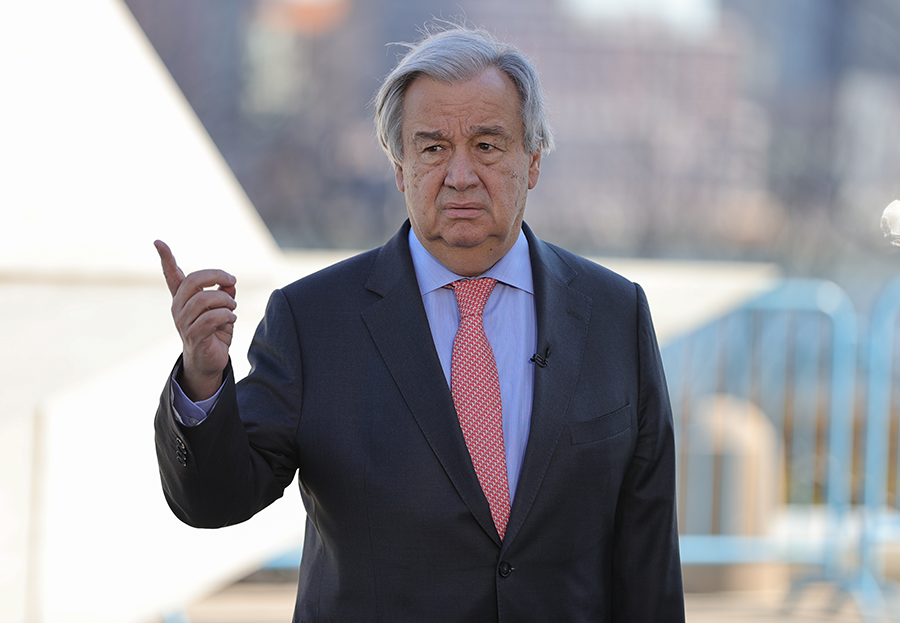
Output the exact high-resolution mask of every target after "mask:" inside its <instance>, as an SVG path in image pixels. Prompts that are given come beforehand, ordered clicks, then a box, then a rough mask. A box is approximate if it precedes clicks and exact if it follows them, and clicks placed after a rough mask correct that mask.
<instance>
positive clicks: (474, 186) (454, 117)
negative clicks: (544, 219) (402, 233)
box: [396, 68, 541, 276]
mask: <svg viewBox="0 0 900 623" xmlns="http://www.w3.org/2000/svg"><path fill="white" fill-rule="evenodd" d="M402 134H403V162H402V163H401V164H400V165H398V166H397V167H396V178H397V188H399V189H400V191H401V192H403V193H404V194H405V195H406V209H407V212H409V219H410V222H411V223H412V228H413V231H414V232H415V234H416V236H417V237H418V238H419V240H420V241H421V243H422V244H423V246H424V247H425V248H426V249H428V251H430V252H431V254H432V255H434V256H435V258H437V259H438V260H439V261H440V262H441V263H442V264H444V265H445V266H447V267H448V268H450V269H451V270H453V271H454V272H456V273H458V274H461V275H467V276H471V275H477V274H481V273H482V272H484V271H485V270H487V269H488V268H490V267H491V266H493V265H494V264H495V263H496V262H497V261H498V260H499V259H500V258H501V257H503V255H504V254H505V253H506V252H507V251H508V250H509V249H510V247H512V245H513V244H514V243H515V241H516V239H517V237H518V234H519V230H520V228H521V225H522V217H523V214H524V212H525V198H526V195H527V194H528V190H530V189H531V188H534V186H535V184H537V180H538V175H539V173H540V163H541V154H540V152H538V153H536V154H529V153H527V152H526V150H525V136H524V128H523V126H522V120H521V117H520V115H519V94H518V91H517V90H516V87H515V85H514V84H513V83H512V81H511V80H510V79H509V78H508V77H507V76H506V75H505V74H503V73H502V72H501V71H499V70H498V69H495V68H490V69H487V70H486V71H484V72H483V73H482V74H481V75H479V76H478V77H476V78H473V79H472V80H468V81H466V82H458V83H456V84H447V83H444V82H438V81H436V80H432V79H431V78H428V77H425V76H421V77H419V78H416V79H415V80H414V81H413V83H412V84H411V85H410V86H409V87H408V89H407V91H406V95H405V97H404V101H403V128H402Z"/></svg>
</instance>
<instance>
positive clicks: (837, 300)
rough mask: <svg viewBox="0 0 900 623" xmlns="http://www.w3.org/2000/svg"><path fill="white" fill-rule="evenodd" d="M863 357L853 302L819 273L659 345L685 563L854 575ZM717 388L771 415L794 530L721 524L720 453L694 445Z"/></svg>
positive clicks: (840, 577) (724, 486) (724, 490)
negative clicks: (852, 529) (855, 459)
mask: <svg viewBox="0 0 900 623" xmlns="http://www.w3.org/2000/svg"><path fill="white" fill-rule="evenodd" d="M856 358H857V324H856V314H855V312H854V310H853V306H852V305H851V303H850V301H849V299H848V298H847V296H846V295H845V294H844V292H843V291H842V290H841V289H840V288H838V287H837V286H836V285H834V284H833V283H830V282H826V281H814V280H786V281H785V282H783V283H782V285H780V286H779V287H778V288H776V289H774V290H772V291H770V292H768V293H766V294H764V295H762V296H761V297H759V298H758V299H756V300H754V301H751V302H750V303H749V304H747V305H745V306H744V307H743V308H742V309H740V310H738V311H736V312H734V313H732V314H730V315H728V316H726V317H725V318H722V319H720V320H718V321H716V322H714V323H712V324H710V325H708V326H706V327H704V328H702V329H700V330H698V331H696V332H695V333H693V334H691V335H688V336H685V337H683V338H681V339H679V340H677V341H675V342H673V343H672V344H670V345H668V346H666V347H665V348H664V349H663V361H664V365H665V369H666V376H667V378H668V382H669V386H670V394H671V398H672V404H673V412H674V416H675V422H676V441H677V443H678V446H679V453H678V456H679V473H680V476H679V512H680V517H679V519H680V521H681V526H682V530H683V532H685V533H684V534H682V537H681V545H682V560H683V562H684V563H685V564H688V565H690V564H739V563H752V562H763V561H772V562H788V563H794V562H797V563H805V564H808V565H813V566H815V567H816V568H817V569H818V572H817V573H816V577H817V578H821V579H826V580H832V581H835V582H843V581H844V580H845V578H847V577H848V575H849V573H850V572H849V571H848V570H847V569H846V568H845V565H844V562H843V558H844V556H843V555H842V554H843V549H844V547H845V546H846V545H847V544H846V538H842V534H841V530H842V526H843V524H844V518H845V516H846V514H847V511H848V508H849V505H850V487H851V480H850V479H851V473H852V470H851V460H852V450H853V442H852V440H853V416H854V395H855V374H856ZM713 395H717V396H722V395H726V396H730V397H732V398H735V399H737V400H738V401H743V402H745V403H746V404H748V405H755V406H756V407H758V408H759V410H760V411H761V412H762V413H764V414H765V417H767V418H768V421H769V422H770V424H771V429H772V430H774V431H775V435H774V437H775V438H776V439H777V443H778V444H779V445H780V455H781V456H782V457H783V460H784V472H783V473H784V480H785V483H784V484H785V489H786V490H785V491H784V492H783V494H782V497H781V501H782V502H783V504H784V506H783V508H784V509H786V510H787V511H788V513H791V514H792V517H793V525H795V526H796V525H799V526H800V527H801V528H802V530H800V531H799V533H797V534H785V533H784V531H783V530H782V531H779V530H777V529H775V530H773V531H766V530H757V531H755V532H754V533H746V532H741V531H740V530H735V529H734V528H733V527H732V528H729V522H728V521H725V520H724V519H723V515H722V513H723V512H725V511H727V510H728V509H727V508H725V507H726V506H727V505H728V503H729V502H728V501H729V500H733V499H734V491H733V489H734V487H733V486H732V485H733V484H734V483H729V482H728V481H727V477H726V476H727V475H725V474H724V470H725V468H726V463H725V462H724V461H725V459H723V458H722V457H721V456H713V455H715V453H716V452H718V450H712V449H709V448H706V449H699V450H698V448H696V447H692V444H693V445H696V443H697V440H698V439H699V440H700V441H702V440H703V439H704V437H703V436H700V437H698V436H697V435H696V434H694V433H695V429H696V426H697V424H696V422H692V419H696V418H697V416H698V414H697V413H696V412H695V410H696V409H697V407H698V405H699V404H701V402H702V400H703V398H704V397H706V396H713ZM741 417H742V416H741V415H740V414H739V415H738V416H737V420H736V421H738V422H740V419H741ZM748 417H749V416H748ZM718 434H719V435H721V433H718ZM708 436H709V435H707V437H708ZM707 455H709V456H707ZM710 457H713V458H710ZM691 461H693V462H694V463H698V462H699V463H701V466H700V467H697V466H696V465H694V466H692V465H690V463H691ZM704 461H705V464H703V462H704ZM716 502H718V504H719V508H716ZM708 512H709V513H711V516H710V517H709V518H704V517H703V516H702V515H703V514H705V513H708ZM698 514H699V515H700V517H698ZM814 522H818V523H819V524H820V525H821V530H820V531H819V533H818V534H814V531H813V530H812V527H813V523H814ZM731 523H733V522H731Z"/></svg>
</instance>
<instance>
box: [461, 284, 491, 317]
mask: <svg viewBox="0 0 900 623" xmlns="http://www.w3.org/2000/svg"><path fill="white" fill-rule="evenodd" d="M495 285H497V280H496V279H491V278H490V277H480V278H478V279H460V280H459V281H454V282H453V283H451V284H450V287H451V288H453V292H454V294H456V304H457V305H459V315H460V317H465V316H480V315H481V314H482V313H483V312H484V305H485V303H487V300H488V298H490V296H491V292H493V291H494V286H495Z"/></svg>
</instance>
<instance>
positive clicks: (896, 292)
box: [857, 278, 900, 621]
mask: <svg viewBox="0 0 900 623" xmlns="http://www.w3.org/2000/svg"><path fill="white" fill-rule="evenodd" d="M898 318H900V278H896V279H894V280H893V281H892V282H890V283H889V284H888V285H887V287H886V288H885V289H884V290H883V292H882V294H881V295H880V296H879V298H878V300H877V301H876V303H875V306H874V308H873V310H872V317H871V322H870V330H869V340H868V369H867V373H868V390H867V411H866V446H865V486H864V489H863V509H864V513H863V529H862V538H861V543H860V559H861V567H862V568H861V571H860V576H859V581H858V586H857V590H858V591H859V592H860V593H861V595H862V596H863V600H864V601H865V602H866V603H876V602H879V601H880V602H881V604H882V608H883V609H884V610H888V602H889V600H890V599H891V598H893V599H894V600H895V601H897V593H898V589H897V586H896V584H894V583H892V582H889V581H888V580H887V578H886V577H885V570H884V556H883V549H882V548H883V547H884V546H885V545H886V544H887V543H891V542H893V543H900V457H898V453H900V451H898V450H897V447H898V444H900V431H898V432H895V433H894V437H893V439H892V438H891V432H892V423H891V420H892V413H893V405H894V397H895V391H894V388H895V387H897V385H898V383H897V380H898V374H897V368H898V366H896V365H895V361H896V357H897V355H898V352H900V344H898V338H900V333H898V331H897V322H898ZM892 445H893V447H894V455H893V457H892V456H891V448H892ZM892 464H893V469H892V467H891V466H892ZM891 472H893V473H891ZM891 498H893V499H891ZM893 613H894V616H895V617H896V620H897V621H900V605H896V606H895V607H894V608H893Z"/></svg>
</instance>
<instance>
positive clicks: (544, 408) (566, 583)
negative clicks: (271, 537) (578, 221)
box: [156, 223, 684, 623]
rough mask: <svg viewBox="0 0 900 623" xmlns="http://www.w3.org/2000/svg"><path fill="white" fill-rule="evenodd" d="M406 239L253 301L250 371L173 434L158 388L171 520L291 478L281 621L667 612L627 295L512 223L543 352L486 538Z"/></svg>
mask: <svg viewBox="0 0 900 623" xmlns="http://www.w3.org/2000/svg"><path fill="white" fill-rule="evenodd" d="M408 231H409V223H407V224H405V225H404V227H403V228H401V230H400V232H398V234H397V235H395V236H394V237H393V238H392V239H391V240H390V241H389V242H388V243H387V244H386V245H384V246H383V247H381V248H379V249H375V250H373V251H370V252H368V253H364V254H362V255H359V256H356V257H354V258H351V259H349V260H347V261H344V262H341V263H339V264H336V265H334V266H332V267H330V268H327V269H325V270H323V271H321V272H319V273H316V274H313V275H311V276H308V277H306V278H304V279H301V280H299V281H297V282H295V283H293V284H292V285H289V286H287V287H286V288H283V289H281V290H278V291H276V292H274V293H273V294H272V297H271V299H270V301H269V305H268V309H267V311H266V314H265V317H264V319H263V320H262V322H261V323H260V325H259V328H258V330H257V333H256V336H255V338H254V340H253V343H252V345H251V348H250V355H249V356H250V361H251V364H252V370H251V372H250V374H249V375H248V376H247V378H246V379H244V380H242V381H241V382H240V383H238V384H237V386H235V385H234V383H233V382H232V381H227V383H226V386H225V387H224V389H223V392H222V395H221V397H220V399H219V401H218V403H217V404H216V406H215V408H214V409H213V411H212V412H211V413H210V416H209V418H208V419H207V420H206V421H205V422H204V423H203V424H202V425H200V426H197V427H195V428H182V427H181V426H179V425H178V424H176V423H175V420H174V418H173V417H172V415H173V414H172V402H171V394H170V391H171V388H169V387H167V388H166V390H165V391H164V393H163V396H162V399H161V404H160V408H159V411H158V413H157V418H156V445H157V454H158V457H159V465H160V473H161V476H162V484H163V489H164V491H165V495H166V498H167V500H168V502H169V505H170V506H171V508H172V510H173V511H174V512H175V514H176V515H177V516H178V517H179V518H180V519H181V520H182V521H184V522H186V523H188V524H190V525H193V526H197V527H207V528H213V527H220V526H226V525H230V524H235V523H238V522H242V521H245V520H247V519H249V518H250V517H251V516H252V515H253V514H254V513H256V512H257V511H259V510H260V509H262V508H264V507H265V506H267V505H268V504H271V503H272V502H273V501H274V500H275V499H277V498H279V497H280V496H281V495H282V493H283V491H284V488H285V487H287V486H288V485H289V484H290V483H291V481H292V480H293V477H294V475H295V473H296V472H297V470H299V483H300V493H301V495H302V497H303V502H304V505H305V507H306V511H307V523H306V540H305V544H304V549H303V558H302V562H301V573H300V584H299V589H298V597H297V606H296V610H295V614H294V621H295V622H300V621H303V622H306V621H309V622H314V621H315V622H323V621H346V622H350V623H361V622H365V621H387V622H390V623H399V622H404V621H410V622H416V623H423V622H435V621H448V622H460V623H464V622H465V623H470V622H479V623H480V622H483V621H486V622H492V621H504V622H519V621H523V622H524V621H528V622H531V621H536V622H548V621H566V622H575V621H592V622H616V623H624V622H628V623H651V622H654V623H658V622H675V621H677V622H681V621H683V620H684V610H683V597H682V586H681V570H680V563H679V554H678V536H677V528H676V512H675V456H674V443H673V428H672V416H671V409H670V405H669V399H668V394H667V391H666V385H665V379H664V375H663V369H662V364H661V361H660V356H659V349H658V346H657V342H656V337H655V334H654V330H653V326H652V322H651V319H650V312H649V308H648V305H647V300H646V298H645V296H644V293H643V291H642V290H641V288H640V287H639V286H637V285H636V284H633V283H631V282H630V281H628V280H626V279H624V278H622V277H620V276H618V275H616V274H614V273H612V272H610V271H608V270H607V269H605V268H602V267H600V266H598V265H596V264H594V263H592V262H589V261H587V260H585V259H582V258H580V257H577V256H575V255H572V254H570V253H568V252H566V251H563V250H562V249H559V248H557V247H555V246H553V245H550V244H547V243H545V242H542V241H540V240H538V239H537V238H536V237H535V236H534V234H533V233H532V232H531V231H530V230H529V229H528V228H527V226H526V227H525V232H526V235H527V236H528V242H529V245H530V253H531V262H532V270H533V273H534V287H535V302H536V310H537V324H538V327H537V335H538V350H539V352H540V353H543V352H545V349H546V348H547V347H549V348H550V349H551V350H550V353H551V354H550V356H549V358H548V361H547V365H546V366H545V367H537V368H536V369H535V370H534V375H535V379H534V406H533V412H532V419H531V432H530V436H529V439H528V444H527V448H526V452H525V458H524V464H523V467H522V473H521V477H520V480H519V485H518V489H517V490H516V495H515V501H514V504H513V506H512V510H511V515H510V519H509V525H508V527H507V531H506V538H505V540H504V541H502V542H501V541H500V538H499V536H498V534H497V531H496V529H495V528H494V525H493V522H492V521H491V513H490V509H489V507H488V503H487V500H486V499H485V496H484V494H483V493H482V491H481V488H480V486H479V484H478V479H477V477H476V475H475V471H474V469H473V467H472V462H471V459H470V458H469V454H468V452H467V450H466V446H465V442H464V440H463V436H462V433H461V431H460V427H459V422H458V420H457V417H456V413H455V410H454V407H453V401H452V398H451V394H450V389H449V388H448V387H447V383H446V381H445V379H444V375H443V372H442V370H441V365H440V362H439V361H438V356H437V353H436V352H435V349H434V345H433V341H432V339H431V334H430V331H429V327H428V321H427V319H426V316H425V310H424V307H423V305H422V299H421V296H420V293H419V288H418V285H417V282H416V277H415V272H414V269H413V266H412V260H411V258H410V254H409V247H408V240H407V235H408ZM228 378H232V375H229V377H228Z"/></svg>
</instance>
